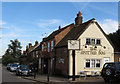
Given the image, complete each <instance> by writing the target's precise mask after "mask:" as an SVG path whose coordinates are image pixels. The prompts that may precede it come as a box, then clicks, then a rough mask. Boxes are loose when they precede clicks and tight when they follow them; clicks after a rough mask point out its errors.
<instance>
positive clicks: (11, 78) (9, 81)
mask: <svg viewBox="0 0 120 84" xmlns="http://www.w3.org/2000/svg"><path fill="white" fill-rule="evenodd" d="M1 70H2V72H1ZM0 73H2V76H1V74H0V76H1V77H2V84H109V83H105V82H103V81H101V82H61V83H60V82H54V83H53V82H49V83H41V82H35V81H32V80H27V79H23V78H21V76H16V75H15V73H14V72H9V71H8V70H6V68H5V67H2V66H1V65H0ZM117 83H118V84H119V83H120V82H117ZM110 84H115V82H113V83H110Z"/></svg>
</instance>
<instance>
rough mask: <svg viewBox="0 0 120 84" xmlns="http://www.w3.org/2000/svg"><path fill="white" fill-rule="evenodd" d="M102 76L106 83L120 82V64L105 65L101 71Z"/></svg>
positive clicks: (110, 63)
mask: <svg viewBox="0 0 120 84" xmlns="http://www.w3.org/2000/svg"><path fill="white" fill-rule="evenodd" d="M101 76H102V77H103V79H104V81H105V82H110V81H112V80H120V62H109V63H105V64H104V66H103V69H102V71H101Z"/></svg>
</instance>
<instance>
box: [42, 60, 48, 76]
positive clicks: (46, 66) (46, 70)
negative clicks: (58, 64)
mask: <svg viewBox="0 0 120 84" xmlns="http://www.w3.org/2000/svg"><path fill="white" fill-rule="evenodd" d="M43 74H48V59H44V63H43Z"/></svg>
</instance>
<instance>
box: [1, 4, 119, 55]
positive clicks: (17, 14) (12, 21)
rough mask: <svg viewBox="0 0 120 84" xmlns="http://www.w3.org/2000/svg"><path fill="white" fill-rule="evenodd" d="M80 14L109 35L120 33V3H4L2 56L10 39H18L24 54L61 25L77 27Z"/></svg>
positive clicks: (84, 19)
mask: <svg viewBox="0 0 120 84" xmlns="http://www.w3.org/2000/svg"><path fill="white" fill-rule="evenodd" d="M78 11H81V13H82V16H83V22H85V21H88V20H90V19H92V18H95V19H96V20H97V21H98V23H99V24H100V26H101V27H102V29H103V30H104V31H105V32H106V33H107V34H108V33H112V32H115V31H116V30H117V29H118V2H47V3H46V2H9V3H7V2H3V3H2V28H3V29H2V40H0V41H2V49H1V50H0V55H3V54H4V52H5V50H6V49H7V47H8V46H7V45H8V44H9V43H10V40H11V39H12V40H14V39H18V40H19V41H20V42H21V45H22V46H23V48H22V50H25V47H26V45H28V43H30V42H31V43H32V44H33V45H34V42H35V41H36V40H37V41H39V42H41V41H42V38H43V37H45V36H48V35H49V34H50V33H51V32H53V31H55V30H57V29H58V26H59V25H61V27H64V26H66V25H68V24H71V23H74V19H75V17H76V16H77V13H78Z"/></svg>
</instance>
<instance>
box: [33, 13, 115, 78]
mask: <svg viewBox="0 0 120 84" xmlns="http://www.w3.org/2000/svg"><path fill="white" fill-rule="evenodd" d="M38 47H40V48H39V49H36V50H35V51H38V52H39V72H40V74H48V73H50V74H58V75H63V76H65V77H72V76H73V56H72V55H73V53H72V52H73V50H72V49H69V48H78V49H75V53H74V54H75V60H74V61H75V69H74V70H75V71H74V73H75V76H76V77H77V76H79V75H80V72H87V73H86V74H87V75H92V72H94V71H97V72H100V71H101V69H102V67H103V64H104V63H106V62H114V46H113V44H112V42H111V41H110V40H109V38H108V37H107V35H106V34H105V32H104V31H103V30H102V28H101V26H100V25H99V24H98V22H97V21H96V20H95V19H94V18H93V19H90V20H88V21H86V22H83V17H82V16H81V12H80V11H79V13H78V14H77V17H76V18H75V24H74V23H72V24H70V25H68V26H65V27H63V28H61V26H59V28H58V30H56V31H53V32H52V33H51V34H50V35H49V36H48V37H46V38H43V40H42V42H41V43H40V45H39V46H38ZM33 51H34V50H33Z"/></svg>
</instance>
